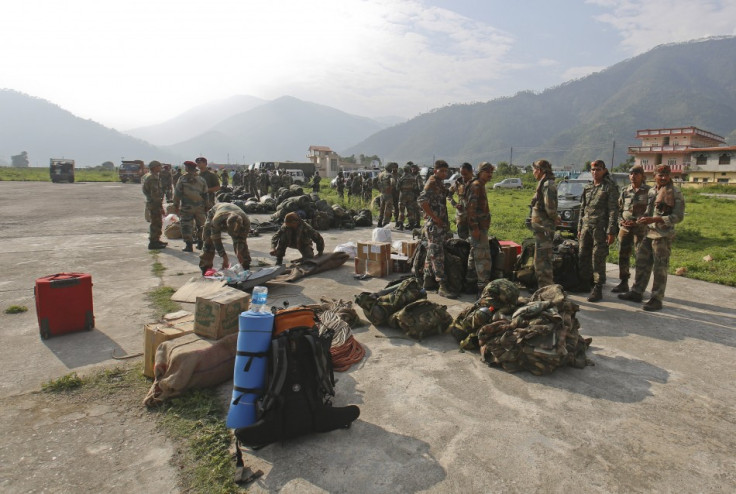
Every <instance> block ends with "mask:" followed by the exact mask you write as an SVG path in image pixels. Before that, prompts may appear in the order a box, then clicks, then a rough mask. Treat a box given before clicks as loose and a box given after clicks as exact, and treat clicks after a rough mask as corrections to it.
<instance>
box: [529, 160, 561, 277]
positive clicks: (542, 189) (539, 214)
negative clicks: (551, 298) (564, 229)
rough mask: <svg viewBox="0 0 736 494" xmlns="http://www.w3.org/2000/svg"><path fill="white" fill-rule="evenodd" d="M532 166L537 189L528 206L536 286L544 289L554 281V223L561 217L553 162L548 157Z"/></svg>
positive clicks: (558, 221) (557, 222)
mask: <svg viewBox="0 0 736 494" xmlns="http://www.w3.org/2000/svg"><path fill="white" fill-rule="evenodd" d="M532 168H533V170H532V173H534V178H535V179H536V180H537V188H536V190H535V192H534V197H532V202H531V204H530V205H529V208H530V211H531V218H530V220H531V222H530V225H529V227H530V229H531V230H532V232H534V273H535V274H536V277H537V287H538V288H543V287H545V286H547V285H552V284H553V283H554V279H553V278H554V273H553V267H552V255H553V253H554V248H555V246H554V243H553V242H552V241H553V239H554V238H555V225H558V224H559V223H560V217H559V216H558V215H557V185H555V174H554V173H553V172H552V165H550V164H549V161H547V160H538V161H535V162H534V164H533V165H532Z"/></svg>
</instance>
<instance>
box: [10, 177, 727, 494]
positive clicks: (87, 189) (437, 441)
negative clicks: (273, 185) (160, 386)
mask: <svg viewBox="0 0 736 494" xmlns="http://www.w3.org/2000/svg"><path fill="white" fill-rule="evenodd" d="M0 206H1V208H2V211H3V217H2V219H0V228H1V229H2V230H1V231H2V232H3V236H2V239H0V262H1V263H2V269H3V277H2V279H0V307H2V308H3V309H4V308H5V307H7V306H8V305H11V304H21V305H27V306H29V307H31V308H32V307H33V304H34V301H33V293H32V288H33V283H34V280H35V279H36V278H38V277H40V276H44V275H47V274H51V273H56V272H61V271H82V272H89V273H91V274H92V276H93V281H94V297H95V299H94V300H95V315H96V320H97V329H95V330H94V331H93V332H91V333H79V334H74V335H69V336H65V337H61V338H56V339H51V340H48V341H45V342H44V341H41V340H40V339H39V337H38V329H37V326H36V322H35V313H34V311H33V310H30V311H29V312H28V313H26V314H21V315H14V316H10V315H5V314H2V315H0V321H1V324H0V327H1V328H2V330H1V331H2V333H1V334H2V343H3V344H2V345H0V362H2V363H1V364H0V365H1V366H2V370H3V372H2V375H1V376H0V398H2V406H0V410H2V412H3V416H4V417H6V420H5V421H3V422H2V423H1V424H0V434H2V435H3V437H6V438H10V439H9V440H5V441H4V442H3V444H2V445H0V488H2V489H3V490H4V491H5V492H20V491H40V490H42V489H44V488H45V489H47V490H48V491H52V492H71V491H77V490H80V489H81V488H84V489H85V490H90V491H93V492H99V491H103V490H104V491H112V492H123V491H126V492H131V491H132V492H154V491H157V492H158V491H161V492H166V491H175V490H176V487H175V475H176V472H175V471H173V469H172V468H171V467H170V466H169V465H168V463H167V462H168V459H169V458H170V457H171V455H172V454H173V448H172V446H171V444H170V443H168V442H167V441H166V439H165V438H163V437H161V436H160V435H157V434H156V433H155V431H152V430H151V426H150V424H149V423H148V421H147V420H146V416H145V414H144V413H143V412H142V411H141V410H138V409H131V410H121V409H120V408H119V407H118V406H117V404H115V403H114V402H111V403H100V404H86V405H84V406H80V407H79V408H76V409H70V408H69V406H70V405H69V404H61V403H60V404H58V407H57V405H56V404H54V403H40V402H39V400H42V399H44V398H45V396H44V395H36V394H29V392H31V391H33V390H37V389H38V388H39V386H40V383H41V382H43V381H46V380H48V379H50V378H56V377H59V376H61V375H64V374H66V373H68V372H70V371H77V372H81V373H83V372H87V371H89V370H92V369H96V368H99V367H103V366H110V365H114V364H115V363H116V362H115V361H114V360H112V359H111V355H112V352H113V351H115V352H116V354H117V355H122V354H129V355H130V354H134V353H138V352H140V351H141V350H142V341H143V334H142V326H143V324H144V323H145V322H148V321H149V320H150V319H151V317H152V311H151V309H150V308H148V307H147V305H146V302H145V301H144V293H145V292H146V291H147V290H149V289H150V288H152V287H155V286H158V285H159V284H161V283H165V284H167V285H170V286H174V287H178V286H180V285H181V284H183V283H184V282H185V281H186V280H187V279H188V278H189V277H190V276H193V275H196V274H197V272H198V270H197V265H196V257H194V256H193V255H187V254H185V253H182V252H180V251H179V250H178V249H167V250H166V252H164V253H162V254H159V256H158V260H159V261H160V262H162V263H163V264H164V266H165V267H166V268H167V271H166V276H164V278H163V279H159V278H157V277H156V276H154V275H153V274H152V273H151V264H152V262H153V258H152V257H151V255H150V254H149V253H148V251H147V250H146V225H145V224H144V223H143V221H142V216H143V203H142V195H141V192H140V187H139V186H136V185H121V184H91V183H90V184H47V183H18V182H13V183H9V182H0ZM369 236H370V230H368V229H357V230H354V231H351V232H337V231H334V232H333V231H330V232H327V233H326V235H325V239H326V243H327V246H328V250H329V249H331V248H332V247H334V246H335V245H337V244H339V243H341V242H344V241H346V240H355V239H363V238H365V239H367V238H369ZM397 237H401V235H397ZM249 243H250V245H251V251H252V255H253V256H254V257H262V258H264V259H267V252H268V238H267V237H261V238H257V239H252V241H251V242H249ZM230 250H231V249H230ZM293 257H296V256H293ZM616 272H617V271H616V269H615V266H609V283H608V286H607V287H606V293H605V298H604V301H603V302H602V303H599V304H590V303H588V302H586V301H585V300H584V298H582V297H579V296H573V298H574V299H575V300H576V301H577V302H578V303H579V304H580V305H581V307H582V310H581V312H580V313H579V318H580V321H581V325H582V330H581V332H582V333H583V334H584V335H585V336H590V337H592V338H593V344H592V347H591V350H590V355H589V356H590V358H591V359H592V361H593V362H594V363H595V366H594V367H587V368H586V369H584V370H577V369H572V368H570V369H563V370H559V371H557V372H555V373H554V374H552V375H550V376H546V377H535V376H531V375H529V374H527V373H518V374H507V373H505V372H502V371H499V370H496V369H491V368H489V367H487V366H486V365H485V364H483V363H482V362H480V360H479V358H478V356H477V354H474V353H472V352H468V353H460V352H458V351H457V346H456V345H455V343H454V342H453V341H452V339H451V338H450V337H449V336H448V337H436V338H434V339H427V340H425V341H423V342H422V343H416V342H411V341H406V340H401V339H388V338H378V337H379V336H384V335H395V334H396V333H394V332H393V331H392V330H389V329H385V328H378V329H377V328H375V327H372V326H371V327H363V328H359V329H358V330H356V338H357V339H358V340H359V341H360V342H361V343H362V344H363V345H365V346H366V349H367V358H366V359H365V361H364V362H363V363H362V364H361V365H359V366H356V367H354V368H353V369H352V370H351V371H350V372H347V373H343V374H340V375H339V382H338V390H337V391H338V398H337V403H338V404H346V403H355V404H358V405H360V407H361V417H360V419H359V420H358V421H357V422H356V423H355V424H354V425H353V427H352V428H351V429H349V430H345V431H336V432H333V433H329V434H325V435H318V436H312V437H306V438H302V439H300V440H297V441H292V442H289V443H285V444H275V445H271V446H268V447H266V448H264V449H262V450H259V451H257V452H255V453H253V454H249V455H248V457H247V459H246V460H247V463H249V464H251V465H253V466H254V467H256V468H261V469H263V470H264V472H266V475H265V476H264V477H263V479H261V480H260V481H259V482H258V483H257V484H256V485H254V486H253V487H252V490H253V491H254V492H273V491H282V492H300V493H301V492H324V491H328V492H361V493H372V492H386V493H395V492H416V491H424V490H426V491H430V492H496V491H502V492H529V491H536V492H550V491H552V492H563V491H565V492H621V491H624V492H652V491H663V492H734V491H735V490H736V456H735V455H734V451H736V435H735V434H734V431H735V430H736V413H735V412H734V403H736V384H735V383H736V371H735V370H734V365H733V362H734V360H735V357H736V352H735V351H734V347H736V331H735V328H736V290H735V289H733V288H729V287H723V286H718V285H713V284H708V283H704V282H699V281H692V280H687V279H683V278H678V277H674V276H673V277H671V278H670V283H669V286H668V294H667V295H668V296H667V299H666V301H665V310H663V311H662V312H660V313H654V314H649V313H645V312H643V311H641V310H640V309H639V307H638V306H635V305H631V304H625V303H620V302H619V301H618V300H617V299H615V298H614V296H613V295H612V294H610V291H609V290H610V288H611V287H612V286H613V285H614V284H615V283H617V282H618V280H617V279H615V275H616ZM384 284H385V280H378V279H374V280H369V281H357V280H354V279H353V278H352V276H351V269H350V268H349V267H348V266H344V267H343V268H341V269H339V270H335V271H333V272H328V273H323V274H321V275H317V276H315V277H314V278H312V279H309V281H308V282H306V283H301V284H297V285H291V286H278V287H272V289H271V297H272V301H276V302H278V301H281V300H285V299H288V300H289V301H290V302H291V303H292V304H294V303H302V302H312V301H316V300H319V297H320V296H322V295H327V296H331V297H334V298H339V297H343V298H349V297H352V296H353V295H354V294H356V293H358V292H360V291H363V290H367V291H374V290H376V289H378V288H380V287H382V286H383V285H384ZM430 299H432V300H435V301H440V302H442V303H444V304H448V305H449V310H450V311H451V313H453V314H456V313H458V312H459V311H460V310H461V309H462V308H463V307H464V306H465V305H466V304H467V303H469V302H470V301H471V300H470V297H469V296H465V297H464V298H463V299H461V300H459V301H449V300H446V299H441V298H439V297H437V296H436V295H431V296H430ZM225 394H226V393H225ZM141 398H142V397H141ZM20 418H22V419H23V420H20ZM16 419H18V420H16ZM103 431H109V432H110V433H109V435H104V434H103ZM59 437H65V438H69V440H68V441H63V440H58V438H59ZM116 437H117V438H120V437H124V438H125V440H118V441H116V440H115V439H114V438H116ZM50 438H56V439H54V440H53V441H52V442H49V441H50ZM142 459H143V460H142ZM44 472H49V473H50V474H51V475H52V477H51V478H49V476H48V475H44ZM80 477H82V478H83V481H80ZM80 486H81V487H80Z"/></svg>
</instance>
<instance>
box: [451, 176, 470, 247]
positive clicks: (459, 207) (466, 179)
mask: <svg viewBox="0 0 736 494" xmlns="http://www.w3.org/2000/svg"><path fill="white" fill-rule="evenodd" d="M472 181H473V165H471V164H470V163H463V165H462V166H461V167H460V177H459V178H458V179H457V180H455V183H454V184H452V185H451V186H450V193H449V198H450V204H452V205H453V206H454V207H455V222H456V223H457V236H458V237H460V238H461V239H463V240H467V239H468V237H469V236H470V230H468V221H467V215H466V212H465V211H466V206H467V201H466V198H465V192H466V191H467V189H468V186H469V185H470V182H472ZM455 194H457V201H456V200H455V198H454V197H453V196H454V195H455Z"/></svg>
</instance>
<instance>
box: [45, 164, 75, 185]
mask: <svg viewBox="0 0 736 494" xmlns="http://www.w3.org/2000/svg"><path fill="white" fill-rule="evenodd" d="M49 175H50V176H51V181H52V182H54V183H57V182H69V183H70V184H71V183H74V160H68V159H64V158H51V159H50V160H49Z"/></svg>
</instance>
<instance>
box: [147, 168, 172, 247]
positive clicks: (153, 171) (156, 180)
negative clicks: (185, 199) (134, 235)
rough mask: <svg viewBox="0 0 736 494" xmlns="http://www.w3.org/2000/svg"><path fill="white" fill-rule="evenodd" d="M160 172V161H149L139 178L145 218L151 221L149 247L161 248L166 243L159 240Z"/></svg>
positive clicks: (160, 207) (160, 222) (161, 197)
mask: <svg viewBox="0 0 736 494" xmlns="http://www.w3.org/2000/svg"><path fill="white" fill-rule="evenodd" d="M160 172H161V163H159V162H158V161H155V160H154V161H151V162H150V163H149V164H148V173H146V174H145V175H144V176H143V178H142V179H141V183H142V187H143V195H144V196H146V219H147V220H149V221H150V222H151V226H150V227H149V229H148V248H149V249H163V248H165V247H166V245H167V243H166V242H162V241H161V230H162V228H163V222H162V218H163V216H164V207H163V200H164V196H163V190H162V188H161V180H160V177H159V174H160Z"/></svg>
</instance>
